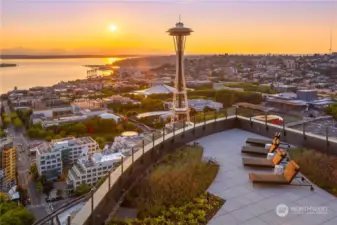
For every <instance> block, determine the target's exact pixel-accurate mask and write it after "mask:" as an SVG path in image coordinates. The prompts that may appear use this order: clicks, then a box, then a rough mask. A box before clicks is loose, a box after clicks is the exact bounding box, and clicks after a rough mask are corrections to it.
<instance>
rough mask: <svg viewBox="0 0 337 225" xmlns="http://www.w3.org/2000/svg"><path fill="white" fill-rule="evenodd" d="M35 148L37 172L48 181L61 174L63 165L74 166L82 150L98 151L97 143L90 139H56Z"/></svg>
mask: <svg viewBox="0 0 337 225" xmlns="http://www.w3.org/2000/svg"><path fill="white" fill-rule="evenodd" d="M35 148H36V165H37V170H38V172H39V174H40V175H45V176H46V177H47V178H48V179H56V178H57V177H58V176H59V175H60V174H61V173H62V167H63V164H74V163H75V162H76V161H77V160H78V158H79V157H80V156H81V154H82V150H83V149H85V150H86V151H88V152H89V153H94V152H96V151H99V146H98V143H97V142H96V141H95V140H94V139H92V138H91V137H81V138H75V137H68V138H62V139H56V140H52V141H51V142H50V143H43V144H41V145H39V146H37V147H35Z"/></svg>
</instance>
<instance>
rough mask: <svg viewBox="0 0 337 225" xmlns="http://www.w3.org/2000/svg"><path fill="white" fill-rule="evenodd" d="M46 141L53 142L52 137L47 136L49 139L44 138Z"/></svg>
mask: <svg viewBox="0 0 337 225" xmlns="http://www.w3.org/2000/svg"><path fill="white" fill-rule="evenodd" d="M44 140H45V141H48V142H50V141H51V140H52V137H51V136H47V137H45V138H44Z"/></svg>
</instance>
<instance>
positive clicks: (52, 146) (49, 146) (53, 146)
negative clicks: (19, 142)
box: [36, 137, 96, 154]
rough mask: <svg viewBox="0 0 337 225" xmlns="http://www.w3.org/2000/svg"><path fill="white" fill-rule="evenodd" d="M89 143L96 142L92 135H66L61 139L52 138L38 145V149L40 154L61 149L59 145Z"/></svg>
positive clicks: (68, 145)
mask: <svg viewBox="0 0 337 225" xmlns="http://www.w3.org/2000/svg"><path fill="white" fill-rule="evenodd" d="M89 143H96V142H95V140H94V139H92V138H91V137H79V138H75V137H66V138H61V139H54V140H51V142H49V143H48V142H43V143H41V144H40V145H38V146H37V147H36V150H37V151H38V152H39V154H44V153H48V152H52V151H54V150H56V151H57V150H59V147H64V146H67V147H70V146H73V145H83V144H89Z"/></svg>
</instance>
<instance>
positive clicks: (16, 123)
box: [13, 117, 23, 128]
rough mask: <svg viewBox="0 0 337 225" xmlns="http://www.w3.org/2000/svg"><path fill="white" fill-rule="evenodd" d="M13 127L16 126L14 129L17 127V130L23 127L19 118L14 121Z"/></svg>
mask: <svg viewBox="0 0 337 225" xmlns="http://www.w3.org/2000/svg"><path fill="white" fill-rule="evenodd" d="M13 125H14V127H16V128H20V127H22V125H23V124H22V122H21V120H20V119H19V118H18V117H16V118H15V119H14V120H13Z"/></svg>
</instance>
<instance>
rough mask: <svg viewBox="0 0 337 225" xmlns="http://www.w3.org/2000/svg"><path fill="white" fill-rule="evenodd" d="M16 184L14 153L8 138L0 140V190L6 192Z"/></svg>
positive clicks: (10, 140) (11, 142)
mask: <svg viewBox="0 0 337 225" xmlns="http://www.w3.org/2000/svg"><path fill="white" fill-rule="evenodd" d="M15 184H16V151H15V147H14V146H13V141H12V139H10V138H2V139H0V190H1V191H7V190H9V189H10V188H11V187H13V186H14V185H15Z"/></svg>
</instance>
